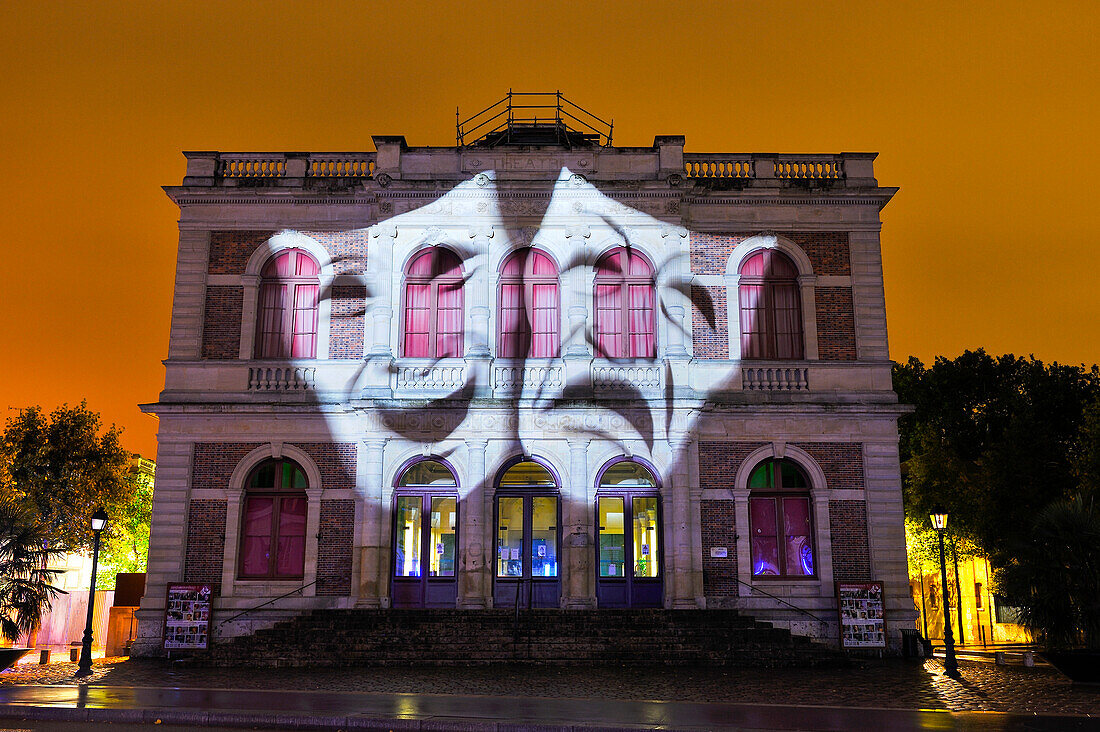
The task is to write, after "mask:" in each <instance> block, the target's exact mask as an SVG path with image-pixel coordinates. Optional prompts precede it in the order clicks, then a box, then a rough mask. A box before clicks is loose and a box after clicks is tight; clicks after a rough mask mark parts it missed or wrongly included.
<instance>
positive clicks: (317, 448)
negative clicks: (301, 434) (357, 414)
mask: <svg viewBox="0 0 1100 732" xmlns="http://www.w3.org/2000/svg"><path fill="white" fill-rule="evenodd" d="M262 444H264V443H261V442H196V443H195V450H194V457H193V458H192V460H193V463H192V469H191V476H192V477H191V487H192V488H217V489H221V490H224V489H225V488H228V487H229V478H230V477H231V476H232V475H233V471H234V469H236V467H237V465H238V464H239V463H240V462H241V460H243V459H244V456H245V455H247V454H248V453H250V452H252V451H253V450H255V449H256V448H257V447H260V446H261V445H262ZM296 447H298V448H299V449H301V450H303V451H304V452H305V453H306V454H308V455H309V456H310V457H311V458H313V462H315V463H316V464H317V469H318V470H319V471H320V472H321V487H323V488H327V489H352V488H355V462H356V450H355V443H354V442H305V443H302V444H299V445H296Z"/></svg>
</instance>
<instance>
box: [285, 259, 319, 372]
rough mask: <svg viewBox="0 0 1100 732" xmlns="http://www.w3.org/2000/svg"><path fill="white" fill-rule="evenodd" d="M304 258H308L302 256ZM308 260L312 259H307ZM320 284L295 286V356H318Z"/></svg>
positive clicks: (293, 349) (293, 354) (292, 353)
mask: <svg viewBox="0 0 1100 732" xmlns="http://www.w3.org/2000/svg"><path fill="white" fill-rule="evenodd" d="M302 259H306V258H305V257H302ZM306 261H311V260H308V259H306ZM319 290H320V286H319V285H298V286H296V287H295V288H294V342H293V343H292V344H291V351H290V355H291V356H292V357H293V358H316V357H317V294H318V291H319Z"/></svg>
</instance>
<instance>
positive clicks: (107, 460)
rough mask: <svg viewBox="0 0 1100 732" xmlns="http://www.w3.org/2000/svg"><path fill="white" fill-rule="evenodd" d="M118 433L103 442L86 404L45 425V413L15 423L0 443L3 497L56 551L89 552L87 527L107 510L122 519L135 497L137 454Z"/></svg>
mask: <svg viewBox="0 0 1100 732" xmlns="http://www.w3.org/2000/svg"><path fill="white" fill-rule="evenodd" d="M120 438H121V431H120V430H119V429H118V428H116V427H115V426H113V425H112V426H111V427H110V428H109V429H108V430H106V431H105V432H103V433H102V434H100V420H99V415H98V414H97V413H95V412H92V411H89V410H88V406H87V403H86V402H81V403H80V405H79V406H77V407H69V406H68V405H64V406H61V407H58V408H57V409H55V410H54V411H53V412H51V413H50V415H49V416H48V417H46V416H45V415H44V414H43V413H42V410H41V408H40V407H37V406H36V407H28V408H25V409H21V410H20V411H19V414H18V415H17V416H16V417H13V418H9V419H8V421H7V424H6V426H5V428H4V432H3V435H2V437H0V489H3V492H4V495H6V496H11V497H13V499H14V500H15V501H17V502H18V503H19V504H21V505H22V506H23V507H24V508H26V509H27V510H28V511H30V513H31V514H32V515H33V516H34V517H35V521H36V523H38V524H40V525H41V526H42V530H43V531H44V532H45V535H46V538H47V539H48V541H49V547H50V549H51V550H56V551H78V550H82V549H87V548H90V546H91V542H92V532H91V529H90V527H89V524H88V519H89V517H90V516H91V514H92V513H93V512H94V511H95V509H96V508H97V507H99V506H103V507H104V508H105V509H106V510H107V512H108V513H109V514H112V515H114V514H121V513H123V512H124V510H125V509H124V506H125V504H126V503H127V502H128V501H130V500H131V497H132V494H133V492H134V478H133V476H132V475H131V473H130V470H129V462H130V457H131V456H130V453H129V452H127V451H126V450H124V449H122V444H121V440H120Z"/></svg>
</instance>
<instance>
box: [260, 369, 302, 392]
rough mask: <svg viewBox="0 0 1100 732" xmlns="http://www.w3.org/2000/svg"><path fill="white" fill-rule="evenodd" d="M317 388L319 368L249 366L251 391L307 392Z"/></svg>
mask: <svg viewBox="0 0 1100 732" xmlns="http://www.w3.org/2000/svg"><path fill="white" fill-rule="evenodd" d="M316 388H317V369H315V368H306V367H301V366H249V367H248V390H249V391H276V392H306V391H313V390H315V389H316Z"/></svg>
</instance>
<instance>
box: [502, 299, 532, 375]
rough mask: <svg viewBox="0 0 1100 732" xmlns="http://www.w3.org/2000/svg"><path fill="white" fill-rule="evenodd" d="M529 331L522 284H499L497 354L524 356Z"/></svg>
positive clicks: (513, 356)
mask: <svg viewBox="0 0 1100 732" xmlns="http://www.w3.org/2000/svg"><path fill="white" fill-rule="evenodd" d="M530 331H531V329H530V327H529V324H528V321H527V312H526V309H525V305H524V299H523V285H522V284H504V285H501V288H500V343H498V344H497V355H499V356H500V357H501V358H523V357H524V356H526V355H527V349H528V344H529V343H530Z"/></svg>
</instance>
